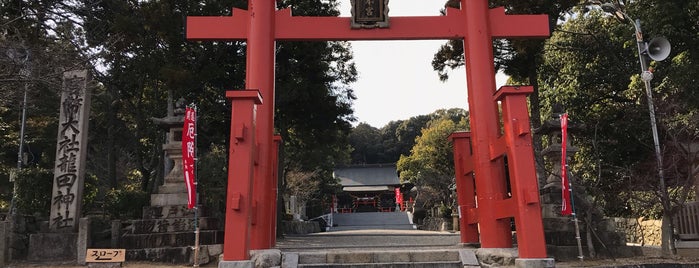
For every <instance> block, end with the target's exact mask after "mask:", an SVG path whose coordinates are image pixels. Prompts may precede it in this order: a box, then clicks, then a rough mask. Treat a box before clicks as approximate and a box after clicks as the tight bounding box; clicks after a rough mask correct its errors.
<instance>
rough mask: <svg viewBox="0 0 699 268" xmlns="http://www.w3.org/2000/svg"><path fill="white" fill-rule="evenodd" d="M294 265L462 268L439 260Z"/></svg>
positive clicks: (458, 264) (305, 265) (450, 262)
mask: <svg viewBox="0 0 699 268" xmlns="http://www.w3.org/2000/svg"><path fill="white" fill-rule="evenodd" d="M296 267H327V268H347V267H352V268H379V267H382V268H385V267H391V268H463V267H464V266H463V265H462V264H461V262H460V261H439V262H393V263H342V264H338V263H322V264H299V265H298V266H296Z"/></svg>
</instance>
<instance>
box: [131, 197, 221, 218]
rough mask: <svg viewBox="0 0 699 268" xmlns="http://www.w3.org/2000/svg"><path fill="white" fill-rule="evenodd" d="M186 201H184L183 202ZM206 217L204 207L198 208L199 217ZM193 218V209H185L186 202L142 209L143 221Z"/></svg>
mask: <svg viewBox="0 0 699 268" xmlns="http://www.w3.org/2000/svg"><path fill="white" fill-rule="evenodd" d="M185 201H186V200H185ZM205 215H207V209H206V208H205V207H200V208H199V216H200V217H202V216H205ZM171 218H194V209H189V208H187V202H185V203H184V204H181V205H172V206H149V207H144V208H143V219H145V220H151V219H171Z"/></svg>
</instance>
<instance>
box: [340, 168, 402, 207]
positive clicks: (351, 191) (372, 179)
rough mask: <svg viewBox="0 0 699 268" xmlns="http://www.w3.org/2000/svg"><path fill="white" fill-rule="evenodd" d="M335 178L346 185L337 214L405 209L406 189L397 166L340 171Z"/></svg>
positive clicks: (342, 169)
mask: <svg viewBox="0 0 699 268" xmlns="http://www.w3.org/2000/svg"><path fill="white" fill-rule="evenodd" d="M333 177H334V178H335V179H337V180H338V181H339V182H340V185H342V192H341V193H339V194H337V196H336V198H335V202H336V205H335V206H334V209H333V212H336V213H355V212H392V211H400V210H404V209H405V203H404V201H403V193H404V192H405V191H406V190H409V189H407V188H408V187H409V185H402V184H401V182H400V178H399V177H398V172H397V171H396V165H395V164H371V165H353V166H344V167H337V168H335V170H334V171H333Z"/></svg>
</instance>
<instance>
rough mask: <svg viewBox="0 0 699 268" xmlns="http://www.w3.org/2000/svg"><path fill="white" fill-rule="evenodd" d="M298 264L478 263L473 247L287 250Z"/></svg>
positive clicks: (433, 264)
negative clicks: (469, 248)
mask: <svg viewBox="0 0 699 268" xmlns="http://www.w3.org/2000/svg"><path fill="white" fill-rule="evenodd" d="M284 254H285V258H288V259H292V260H295V261H296V262H297V263H296V264H297V265H298V267H464V266H465V265H478V261H477V259H476V257H475V253H474V251H473V250H460V249H430V250H426V249H419V250H418V249H413V250H410V249H404V250H373V251H368V250H331V251H325V252H323V251H312V252H297V253H284Z"/></svg>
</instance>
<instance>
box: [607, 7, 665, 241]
mask: <svg viewBox="0 0 699 268" xmlns="http://www.w3.org/2000/svg"><path fill="white" fill-rule="evenodd" d="M600 7H601V8H602V10H604V11H605V12H608V13H611V14H614V15H615V16H617V17H618V18H620V19H624V20H628V21H630V22H631V24H633V27H634V30H635V31H636V45H637V46H638V60H639V61H640V63H641V80H643V83H644V84H645V88H646V98H647V99H648V113H649V114H650V126H651V130H652V131H653V145H654V148H655V159H656V161H657V163H658V168H657V169H658V180H659V185H658V186H659V187H660V191H661V193H662V194H665V195H666V194H667V186H666V185H665V175H664V172H663V155H662V152H661V151H660V139H659V138H658V126H657V123H656V118H655V105H654V104H653V91H652V89H651V85H650V81H651V80H653V73H652V72H650V71H648V63H647V62H646V57H649V56H650V53H651V51H649V49H648V44H647V43H646V42H645V41H643V32H642V31H641V20H640V19H636V20H634V19H631V17H630V16H629V15H628V14H626V12H624V11H622V10H621V9H619V8H617V7H616V6H614V5H613V4H610V3H607V4H602V5H601V6H600ZM620 16H621V17H620ZM664 45H666V47H664V48H661V51H662V52H661V54H669V51H670V47H669V46H670V43H669V42H664ZM665 57H667V55H664V56H658V57H653V56H651V58H652V59H653V60H657V61H661V60H664V59H665ZM663 209H664V210H667V209H669V208H668V207H665V204H663ZM673 225H674V224H673V223H672V221H670V222H669V228H670V230H674V226H673ZM668 249H669V250H670V252H673V253H674V252H675V251H676V250H675V245H674V243H672V242H669V243H668Z"/></svg>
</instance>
